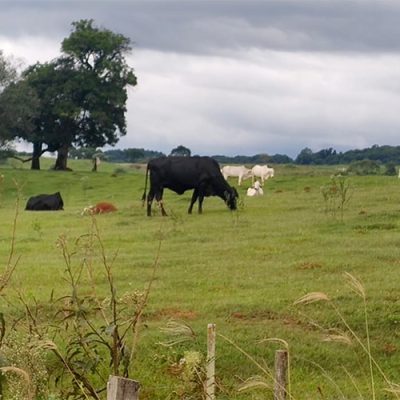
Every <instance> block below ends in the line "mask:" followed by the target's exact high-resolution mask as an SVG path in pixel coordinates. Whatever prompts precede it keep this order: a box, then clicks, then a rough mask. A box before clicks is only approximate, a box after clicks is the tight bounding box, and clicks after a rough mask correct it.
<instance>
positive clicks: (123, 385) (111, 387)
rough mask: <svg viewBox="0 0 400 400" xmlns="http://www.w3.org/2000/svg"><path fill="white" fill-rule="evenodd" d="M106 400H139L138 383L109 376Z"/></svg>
mask: <svg viewBox="0 0 400 400" xmlns="http://www.w3.org/2000/svg"><path fill="white" fill-rule="evenodd" d="M107 400H139V382H136V381H134V380H132V379H127V378H122V377H121V376H110V378H109V380H108V382H107Z"/></svg>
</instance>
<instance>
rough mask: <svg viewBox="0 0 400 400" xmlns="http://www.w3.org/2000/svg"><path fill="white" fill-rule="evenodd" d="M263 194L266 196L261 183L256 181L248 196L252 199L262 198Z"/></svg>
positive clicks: (249, 189)
mask: <svg viewBox="0 0 400 400" xmlns="http://www.w3.org/2000/svg"><path fill="white" fill-rule="evenodd" d="M263 194H264V191H263V189H262V187H261V183H260V182H259V181H255V182H254V185H253V186H252V187H249V188H248V189H247V196H250V197H253V196H262V195H263Z"/></svg>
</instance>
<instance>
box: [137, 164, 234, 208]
mask: <svg viewBox="0 0 400 400" xmlns="http://www.w3.org/2000/svg"><path fill="white" fill-rule="evenodd" d="M149 171H150V190H149V193H148V195H147V215H148V216H151V204H152V202H153V199H154V198H156V201H157V202H158V204H159V205H160V208H161V213H162V215H167V213H166V212H165V210H164V206H163V202H162V197H163V192H164V188H167V189H170V190H173V191H174V192H175V193H178V194H182V193H184V192H186V191H187V190H190V189H194V191H193V196H192V199H191V201H190V205H189V210H188V213H189V214H191V212H192V208H193V205H194V203H195V202H196V201H197V200H198V201H199V213H201V212H202V211H203V208H202V207H203V200H204V197H208V196H218V197H220V198H221V199H222V200H223V201H224V202H225V203H226V205H227V206H228V207H229V208H230V209H231V210H236V207H237V198H238V196H239V195H238V192H237V191H236V189H235V188H233V187H231V186H229V184H228V182H227V181H226V180H225V179H224V177H223V176H222V173H221V170H220V166H219V164H218V163H217V161H215V160H214V159H212V158H210V157H199V156H194V157H161V158H155V159H153V160H150V161H149V163H148V164H147V170H146V181H145V188H144V193H143V202H144V201H145V200H146V191H147V178H148V173H149Z"/></svg>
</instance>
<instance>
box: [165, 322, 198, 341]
mask: <svg viewBox="0 0 400 400" xmlns="http://www.w3.org/2000/svg"><path fill="white" fill-rule="evenodd" d="M160 331H161V332H164V333H165V334H167V335H169V336H173V337H174V338H175V339H171V340H169V341H166V342H160V343H159V344H161V345H162V346H165V347H172V346H174V345H176V344H178V343H183V342H186V341H191V340H195V338H196V334H195V332H194V331H193V329H192V328H191V327H190V326H189V325H187V324H185V323H184V322H177V321H173V320H171V321H168V322H167V325H166V327H164V328H160Z"/></svg>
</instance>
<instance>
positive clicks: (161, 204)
mask: <svg viewBox="0 0 400 400" xmlns="http://www.w3.org/2000/svg"><path fill="white" fill-rule="evenodd" d="M163 193H164V189H161V190H160V191H158V192H157V193H156V201H157V204H158V206H159V207H160V209H161V215H162V216H163V217H166V216H167V215H168V214H167V213H166V212H165V209H164V204H163V201H162V197H163Z"/></svg>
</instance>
